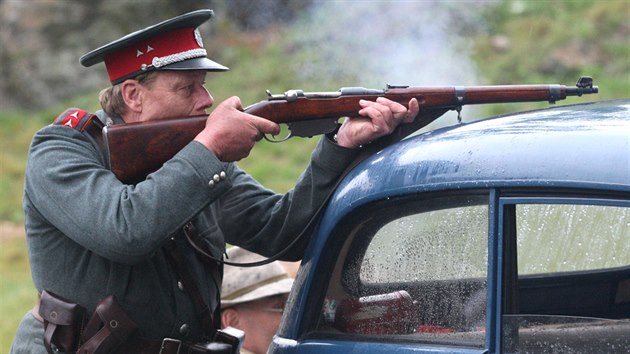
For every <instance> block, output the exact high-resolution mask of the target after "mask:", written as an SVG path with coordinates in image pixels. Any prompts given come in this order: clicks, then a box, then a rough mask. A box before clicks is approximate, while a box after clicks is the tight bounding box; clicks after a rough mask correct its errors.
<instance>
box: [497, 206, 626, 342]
mask: <svg viewBox="0 0 630 354" xmlns="http://www.w3.org/2000/svg"><path fill="white" fill-rule="evenodd" d="M600 204H601V203H599V204H598V203H596V204H589V205H582V204H576V203H567V204H563V203H550V204H545V203H535V204H515V205H506V207H505V211H504V223H503V225H504V238H505V247H504V248H505V250H506V255H507V256H505V257H504V259H505V260H506V263H505V264H504V270H505V272H504V284H506V289H507V291H506V299H505V300H504V304H503V308H504V309H503V316H502V331H503V349H504V351H507V352H541V351H542V352H544V351H546V350H549V348H554V350H553V352H593V353H595V352H597V353H604V352H606V353H616V352H624V353H626V352H630V320H629V318H630V207H626V206H619V205H600Z"/></svg>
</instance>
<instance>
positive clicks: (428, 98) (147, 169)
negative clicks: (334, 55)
mask: <svg viewBox="0 0 630 354" xmlns="http://www.w3.org/2000/svg"><path fill="white" fill-rule="evenodd" d="M597 92H598V87H597V86H593V79H592V78H590V77H581V78H580V79H579V80H578V82H577V84H576V86H574V87H567V86H564V85H496V86H437V87H430V86H426V87H425V86H420V87H409V86H390V85H388V86H387V88H386V89H384V90H379V89H366V88H362V87H347V88H342V89H340V90H339V91H336V92H311V93H308V92H303V91H301V90H290V91H287V92H286V93H284V94H281V95H273V94H271V93H270V92H269V91H267V94H268V98H267V100H264V101H260V102H258V103H255V104H253V105H251V106H249V107H247V108H245V112H247V113H250V114H253V115H257V116H260V117H263V118H266V119H269V120H271V121H273V122H276V123H278V124H286V125H287V126H288V128H289V134H288V135H287V136H286V137H285V138H283V139H280V140H273V141H276V142H279V141H284V140H286V139H288V138H290V137H293V136H300V137H311V136H314V135H319V134H327V133H330V132H332V131H334V130H335V129H336V128H337V127H338V123H337V121H338V119H339V118H341V117H347V116H356V115H357V112H358V111H359V109H360V106H359V100H372V101H374V100H376V98H378V97H385V98H388V99H390V100H392V101H396V102H399V103H401V104H403V105H405V106H407V104H408V103H409V100H410V99H411V98H416V99H418V102H419V103H420V113H419V114H418V115H417V116H416V118H415V120H414V122H412V123H408V124H401V125H400V126H399V127H398V128H397V129H396V131H394V133H392V134H391V135H388V136H386V137H383V138H381V139H379V140H377V141H375V142H373V143H372V144H370V146H375V147H380V148H382V147H384V146H386V145H388V144H391V143H393V142H395V141H398V140H401V139H403V138H404V137H406V136H408V135H409V134H411V133H413V132H415V131H417V130H418V129H420V128H422V127H424V126H426V125H427V124H429V123H431V122H432V121H433V120H435V119H437V118H438V117H440V116H441V115H442V114H444V113H446V112H447V111H449V110H456V111H457V112H460V111H461V108H462V106H464V105H471V104H486V103H508V102H536V101H548V102H550V103H555V102H556V101H558V100H563V99H565V98H566V97H567V96H582V95H584V94H592V93H597ZM206 119H207V116H194V117H187V118H177V119H166V120H159V121H150V122H142V123H128V124H119V125H112V126H107V127H104V128H103V130H102V134H103V142H104V148H105V154H106V159H107V162H108V164H109V168H110V169H111V170H112V171H113V172H114V174H115V175H116V176H117V177H118V179H119V180H121V181H123V182H125V183H135V182H138V181H141V180H143V179H144V178H145V177H146V176H147V175H148V174H149V173H151V172H154V171H156V170H158V169H159V168H160V167H161V166H162V164H163V163H164V162H166V161H168V160H169V159H170V158H172V157H173V156H174V155H175V154H176V153H177V152H178V151H179V150H181V149H182V148H183V147H184V146H186V145H187V144H188V143H189V142H191V141H192V140H193V139H194V138H195V136H196V135H197V134H199V132H201V131H202V130H203V129H204V127H205V124H206ZM266 138H267V139H268V140H272V139H269V137H266Z"/></svg>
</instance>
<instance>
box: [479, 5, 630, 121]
mask: <svg viewBox="0 0 630 354" xmlns="http://www.w3.org/2000/svg"><path fill="white" fill-rule="evenodd" d="M629 16H630V3H629V2H628V1H625V0H607V1H598V2H593V1H577V0H556V1H525V0H506V1H502V2H500V3H499V5H498V6H497V7H492V8H488V9H486V14H485V16H484V17H485V21H486V23H487V26H488V27H487V31H486V32H485V33H483V34H481V35H480V36H479V37H478V38H476V40H475V41H474V52H473V59H474V60H475V62H476V63H477V66H478V68H479V72H480V73H481V74H482V75H483V76H484V77H485V78H486V79H487V80H488V81H489V83H490V84H513V83H550V84H551V83H561V84H566V85H571V84H572V83H574V82H575V81H576V80H577V79H578V77H580V76H583V75H586V76H592V77H593V79H594V80H595V84H596V85H598V86H599V87H600V93H599V94H598V95H592V96H588V97H582V98H579V99H578V98H570V99H568V100H567V101H566V103H577V102H584V101H594V100H606V99H614V98H622V97H630V41H629V40H628V34H629V33H630V25H629V22H628V18H629ZM564 103H565V102H563V104H564ZM545 106H546V105H545V104H542V103H541V104H527V105H521V106H520V107H529V108H539V107H545ZM515 107H516V108H517V109H518V108H519V106H512V105H510V107H502V106H489V107H487V108H488V112H489V113H490V114H499V113H505V112H506V110H510V111H512V110H514V108H515Z"/></svg>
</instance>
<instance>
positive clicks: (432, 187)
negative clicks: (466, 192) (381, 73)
mask: <svg viewBox="0 0 630 354" xmlns="http://www.w3.org/2000/svg"><path fill="white" fill-rule="evenodd" d="M493 187H515V188H520V187H551V188H556V187H560V188H562V187H566V188H585V189H598V190H609V191H623V192H630V99H629V100H614V101H603V102H593V103H584V104H576V105H564V106H558V107H554V108H547V109H541V110H535V111H528V112H521V113H515V114H508V115H503V116H498V117H493V118H488V119H484V120H480V121H476V122H472V123H461V124H458V125H455V126H451V127H446V128H442V129H437V130H433V131H429V132H426V133H424V134H420V135H417V136H414V137H411V138H408V139H406V140H403V141H401V142H399V143H397V144H394V145H392V146H390V147H388V148H386V149H384V150H382V151H380V152H378V153H377V154H375V155H372V156H370V157H369V158H368V159H366V160H365V161H363V162H362V163H361V164H359V165H358V166H357V167H356V168H354V169H353V170H352V171H351V172H350V173H349V174H348V175H347V176H346V178H345V179H344V181H343V182H342V183H341V184H340V185H339V187H338V188H337V191H336V193H335V195H334V196H333V199H332V203H331V204H336V209H337V208H341V209H343V208H346V207H348V206H349V205H350V204H352V205H354V206H356V205H357V203H363V202H367V201H369V200H373V199H379V198H384V197H391V196H395V195H399V194H406V193H409V192H413V191H417V192H425V191H437V190H445V189H464V188H493ZM339 211H340V210H339V209H337V210H336V212H339ZM342 214H343V213H342Z"/></svg>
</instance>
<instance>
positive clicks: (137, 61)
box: [80, 10, 229, 85]
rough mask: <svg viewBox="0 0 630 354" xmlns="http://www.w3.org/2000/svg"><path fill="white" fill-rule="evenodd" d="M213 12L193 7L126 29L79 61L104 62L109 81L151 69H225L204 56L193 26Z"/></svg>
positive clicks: (90, 63) (114, 82) (197, 32)
mask: <svg viewBox="0 0 630 354" xmlns="http://www.w3.org/2000/svg"><path fill="white" fill-rule="evenodd" d="M213 15H214V13H213V11H212V10H198V11H193V12H189V13H187V14H184V15H180V16H177V17H174V18H172V19H169V20H166V21H163V22H160V23H158V24H156V25H153V26H150V27H147V28H145V29H142V30H139V31H136V32H133V33H130V34H128V35H126V36H124V37H122V38H120V39H118V40H115V41H113V42H111V43H109V44H106V45H104V46H102V47H100V48H97V49H95V50H93V51H91V52H89V53H87V54H85V55H83V56H82V57H81V59H80V61H81V64H82V65H83V66H86V67H88V66H92V65H94V64H96V63H100V62H105V68H106V69H107V73H108V74H109V80H110V81H111V82H112V84H113V85H116V84H118V83H121V82H123V81H125V80H126V79H130V78H133V77H135V76H137V75H140V74H142V73H145V72H148V71H151V70H207V71H225V70H229V69H228V68H227V67H225V66H223V65H221V64H219V63H216V62H214V61H212V60H210V59H208V57H207V52H206V50H205V49H204V47H203V41H202V39H201V35H200V34H199V30H198V29H197V27H199V25H201V24H202V23H204V22H206V21H207V20H209V19H210V18H211V17H212V16H213Z"/></svg>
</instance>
